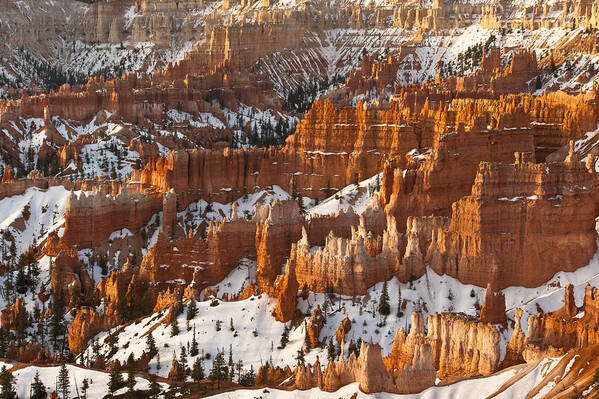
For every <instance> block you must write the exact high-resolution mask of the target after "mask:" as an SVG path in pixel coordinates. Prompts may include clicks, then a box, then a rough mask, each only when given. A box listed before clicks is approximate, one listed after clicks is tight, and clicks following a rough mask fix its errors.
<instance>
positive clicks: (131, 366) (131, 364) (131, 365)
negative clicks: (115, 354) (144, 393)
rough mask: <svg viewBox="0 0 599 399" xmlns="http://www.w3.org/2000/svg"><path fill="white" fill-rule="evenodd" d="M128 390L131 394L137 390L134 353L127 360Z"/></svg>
mask: <svg viewBox="0 0 599 399" xmlns="http://www.w3.org/2000/svg"><path fill="white" fill-rule="evenodd" d="M126 386H127V390H128V391H129V392H130V393H131V392H133V391H134V390H135V360H134V359H133V353H131V354H130V355H129V359H127V382H126Z"/></svg>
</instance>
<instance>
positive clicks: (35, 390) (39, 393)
mask: <svg viewBox="0 0 599 399" xmlns="http://www.w3.org/2000/svg"><path fill="white" fill-rule="evenodd" d="M47 396H48V393H47V392H46V387H45V386H44V383H43V382H42V380H40V372H39V371H36V372H35V376H34V377H33V382H32V383H31V399H46V397H47ZM82 399H85V398H82Z"/></svg>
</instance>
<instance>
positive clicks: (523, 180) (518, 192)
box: [427, 163, 596, 289]
mask: <svg viewBox="0 0 599 399" xmlns="http://www.w3.org/2000/svg"><path fill="white" fill-rule="evenodd" d="M594 193H595V183H594V177H593V175H591V174H590V173H589V171H588V170H587V169H586V168H585V167H584V166H583V165H582V164H579V163H548V164H530V163H516V164H511V165H501V164H489V163H481V165H480V167H479V170H478V173H477V176H476V181H475V184H474V186H473V187H472V194H471V195H470V196H467V197H464V198H463V199H461V200H459V201H457V202H456V203H455V204H454V205H453V212H452V218H451V223H450V225H449V227H448V228H447V229H440V230H438V231H436V232H435V236H434V239H433V243H432V244H431V247H430V248H429V252H428V254H427V258H428V259H430V263H431V266H432V267H433V269H434V270H435V271H436V272H437V273H439V274H449V275H451V276H454V277H456V278H458V279H459V280H460V281H461V282H463V283H469V284H475V285H479V286H485V285H486V284H487V282H491V284H492V285H493V287H496V289H498V288H505V287H508V286H515V285H519V286H526V287H534V286H538V285H540V284H542V283H543V282H544V281H547V280H548V279H549V278H550V277H551V276H552V275H553V274H555V273H556V272H558V271H574V270H576V269H577V268H579V267H581V266H584V265H586V264H588V261H589V259H590V258H591V256H592V254H593V253H594V252H595V250H596V244H595V239H596V231H595V216H596V209H595V200H594V196H595V194H594Z"/></svg>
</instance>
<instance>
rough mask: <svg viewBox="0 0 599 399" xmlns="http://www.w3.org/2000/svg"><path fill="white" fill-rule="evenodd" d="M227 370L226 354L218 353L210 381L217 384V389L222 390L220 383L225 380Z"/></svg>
mask: <svg viewBox="0 0 599 399" xmlns="http://www.w3.org/2000/svg"><path fill="white" fill-rule="evenodd" d="M226 369H227V365H226V363H225V353H224V352H223V351H218V353H217V354H216V356H214V360H213V361H212V370H210V380H212V381H213V382H214V381H216V382H217V388H220V381H221V380H224V379H225V373H226V371H225V370H226Z"/></svg>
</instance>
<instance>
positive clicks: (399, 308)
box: [397, 284, 403, 317]
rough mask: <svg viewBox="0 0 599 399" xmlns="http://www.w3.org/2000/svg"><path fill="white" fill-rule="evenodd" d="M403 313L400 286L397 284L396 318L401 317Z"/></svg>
mask: <svg viewBox="0 0 599 399" xmlns="http://www.w3.org/2000/svg"><path fill="white" fill-rule="evenodd" d="M402 316H403V312H402V311H401V285H400V284H397V317H402Z"/></svg>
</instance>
